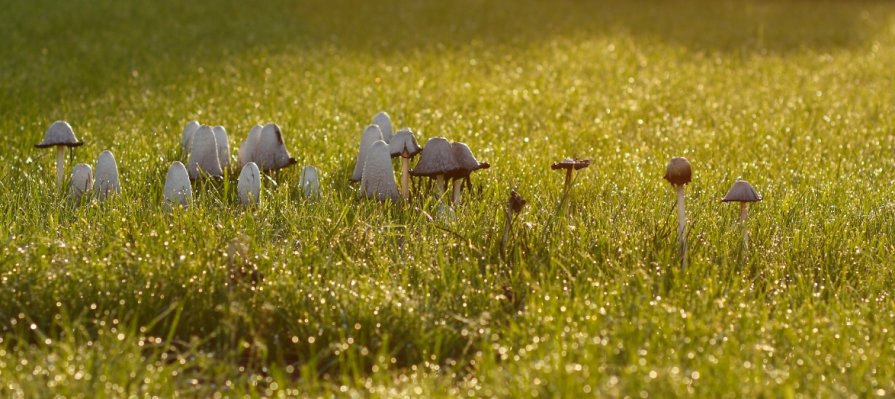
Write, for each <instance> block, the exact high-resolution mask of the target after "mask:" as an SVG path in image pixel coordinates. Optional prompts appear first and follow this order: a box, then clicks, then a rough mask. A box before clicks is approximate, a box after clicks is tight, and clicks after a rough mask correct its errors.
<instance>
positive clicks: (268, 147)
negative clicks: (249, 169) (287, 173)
mask: <svg viewBox="0 0 895 399" xmlns="http://www.w3.org/2000/svg"><path fill="white" fill-rule="evenodd" d="M252 162H254V163H255V164H256V166H258V167H259V168H260V170H263V171H274V170H280V169H283V168H285V167H288V166H291V165H294V164H295V163H296V162H297V161H296V160H295V158H292V156H290V155H289V150H288V149H286V144H285V143H284V142H283V133H282V132H281V131H280V127H279V126H277V125H276V124H273V123H268V124H267V125H264V127H263V128H261V134H260V136H258V143H257V145H256V146H255V153H254V154H253V155H252Z"/></svg>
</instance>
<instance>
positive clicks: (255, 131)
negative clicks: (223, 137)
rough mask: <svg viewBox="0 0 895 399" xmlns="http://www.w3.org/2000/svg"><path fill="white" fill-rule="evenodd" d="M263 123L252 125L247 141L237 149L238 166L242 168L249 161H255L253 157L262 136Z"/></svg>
mask: <svg viewBox="0 0 895 399" xmlns="http://www.w3.org/2000/svg"><path fill="white" fill-rule="evenodd" d="M261 129H262V127H261V125H255V126H252V129H251V130H249V135H248V137H246V139H245V141H243V142H242V144H241V145H240V146H239V150H238V151H237V153H236V155H237V161H236V167H237V168H239V169H240V170H242V167H243V166H245V165H246V164H247V163H249V162H254V159H252V157H253V156H254V155H255V147H256V146H257V145H258V138H260V137H261Z"/></svg>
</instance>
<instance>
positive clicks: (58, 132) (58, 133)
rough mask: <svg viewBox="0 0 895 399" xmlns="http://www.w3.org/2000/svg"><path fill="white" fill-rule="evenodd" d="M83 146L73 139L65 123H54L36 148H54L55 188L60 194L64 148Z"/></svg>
mask: <svg viewBox="0 0 895 399" xmlns="http://www.w3.org/2000/svg"><path fill="white" fill-rule="evenodd" d="M82 145H84V142H83V141H80V140H78V138H77V137H75V132H74V130H72V128H71V125H69V124H68V122H66V121H56V122H53V124H52V125H50V128H49V129H47V133H46V134H44V138H43V140H42V141H41V142H40V144H37V145H35V147H37V148H48V147H56V188H57V189H58V190H59V191H60V192H62V185H63V182H64V181H65V148H66V147H69V148H74V147H80V146H82Z"/></svg>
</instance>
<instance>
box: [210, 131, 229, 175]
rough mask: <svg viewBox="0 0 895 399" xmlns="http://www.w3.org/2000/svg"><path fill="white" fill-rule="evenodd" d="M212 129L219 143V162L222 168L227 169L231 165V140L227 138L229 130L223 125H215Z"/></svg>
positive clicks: (216, 141)
mask: <svg viewBox="0 0 895 399" xmlns="http://www.w3.org/2000/svg"><path fill="white" fill-rule="evenodd" d="M211 130H212V131H213V132H214V141H215V143H217V148H218V163H220V164H221V169H226V168H227V167H229V166H230V140H229V139H228V138H227V130H226V129H224V127H223V126H215V127H213V128H211Z"/></svg>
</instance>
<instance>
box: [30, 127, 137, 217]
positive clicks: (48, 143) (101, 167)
mask: <svg viewBox="0 0 895 399" xmlns="http://www.w3.org/2000/svg"><path fill="white" fill-rule="evenodd" d="M82 145H84V142H83V141H80V140H78V138H77V137H76V136H75V132H74V130H73V129H72V128H71V125H69V124H68V122H65V121H56V122H53V124H52V125H50V128H49V129H47V132H46V134H44V138H43V140H41V142H40V144H37V145H36V146H35V147H37V148H55V149H56V187H57V189H58V190H59V191H60V192H61V191H62V189H63V187H64V184H65V149H66V148H70V149H72V151H73V150H74V148H76V147H80V146H82ZM119 193H121V183H120V182H119V180H118V164H117V163H116V162H115V156H114V155H112V152H110V151H109V150H105V151H103V152H100V153H99V157H98V158H97V160H96V175H95V176H94V174H93V168H91V167H90V165H88V164H85V163H79V164H77V165H75V167H74V168H72V176H71V181H70V183H69V198H71V200H72V202H73V203H75V204H76V205H79V204H81V203H82V202H86V201H88V200H89V199H90V198H91V197H95V198H96V199H98V200H99V201H105V200H106V199H107V198H109V197H110V196H111V195H113V194H119Z"/></svg>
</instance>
